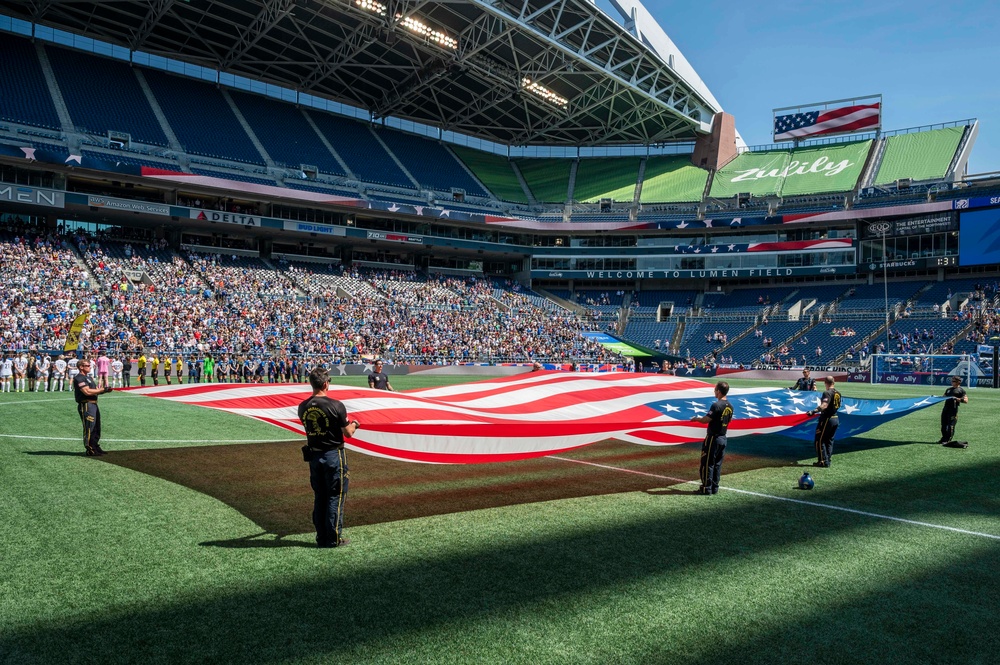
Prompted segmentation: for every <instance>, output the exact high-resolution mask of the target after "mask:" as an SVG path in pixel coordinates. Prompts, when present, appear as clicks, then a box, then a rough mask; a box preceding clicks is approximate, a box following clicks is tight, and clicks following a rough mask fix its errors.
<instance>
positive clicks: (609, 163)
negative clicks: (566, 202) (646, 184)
mask: <svg viewBox="0 0 1000 665" xmlns="http://www.w3.org/2000/svg"><path fill="white" fill-rule="evenodd" d="M638 178H639V158H637V157H607V158H590V159H581V160H580V162H579V166H577V170H576V184H575V185H574V186H573V200H574V201H580V202H583V203H596V202H597V201H599V200H600V199H613V200H615V201H618V202H625V203H628V204H630V205H631V203H632V200H633V199H634V198H635V184H636V181H637V180H638Z"/></svg>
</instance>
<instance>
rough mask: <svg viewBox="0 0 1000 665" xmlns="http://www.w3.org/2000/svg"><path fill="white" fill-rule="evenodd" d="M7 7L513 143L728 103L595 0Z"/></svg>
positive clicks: (604, 132) (663, 123)
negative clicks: (606, 12) (717, 97)
mask: <svg viewBox="0 0 1000 665" xmlns="http://www.w3.org/2000/svg"><path fill="white" fill-rule="evenodd" d="M0 11H3V12H5V13H8V14H10V15H13V16H16V17H18V18H22V19H25V20H27V21H31V22H33V23H37V24H40V25H46V26H50V27H54V28H59V29H62V30H66V31H69V32H73V33H77V34H82V35H85V36H87V37H91V38H94V39H98V40H102V41H106V42H110V43H113V44H117V45H120V46H123V47H126V48H128V49H130V50H133V51H143V52H146V53H152V54H157V55H162V56H166V57H171V58H175V59H178V60H183V61H186V62H191V63H195V64H198V65H202V66H204V67H210V68H213V69H218V70H221V71H224V72H229V73H234V74H239V75H242V76H246V77H249V78H252V79H258V80H262V81H266V82H269V83H274V84H277V85H281V86H285V87H288V88H291V89H294V90H296V91H299V92H303V93H307V94H311V95H315V96H318V97H324V98H327V99H332V100H335V101H338V102H343V103H347V104H351V105H354V106H359V107H361V108H364V109H368V110H370V111H371V112H372V113H373V114H375V116H376V117H388V116H393V117H396V118H403V119H409V120H414V121H417V122H421V123H426V124H430V125H433V126H436V127H441V128H442V129H445V130H450V131H454V132H460V133H464V134H468V135H472V136H476V137H480V138H484V139H488V140H491V141H495V142H499V143H504V144H509V145H581V146H593V145H609V144H652V143H660V142H668V141H685V140H693V139H694V138H696V137H697V136H698V135H699V134H701V133H704V132H706V131H707V130H708V128H709V123H710V122H711V117H712V115H713V114H714V113H715V112H716V111H718V110H720V109H719V107H718V102H716V100H715V99H714V98H713V97H712V96H711V93H709V92H708V91H707V88H705V86H704V84H703V83H702V82H701V80H700V79H697V77H696V76H691V74H692V72H693V70H690V71H688V70H689V69H690V68H689V66H688V65H687V63H686V61H683V60H682V58H679V59H678V61H677V62H673V63H671V62H670V57H667V58H663V57H660V56H659V55H657V53H656V51H654V50H653V48H651V47H649V46H647V45H646V44H644V43H643V41H641V40H640V39H638V38H637V37H636V36H634V35H633V34H631V33H630V32H629V31H627V30H626V29H625V28H624V27H622V26H621V25H619V24H618V23H617V22H615V21H614V20H613V19H612V18H611V17H610V16H609V15H607V14H605V13H604V12H603V11H601V10H600V9H599V8H597V7H596V6H595V5H594V4H593V3H591V2H589V1H588V0H551V1H549V0H524V1H523V2H515V1H514V0H495V1H488V0H433V1H428V0H403V1H396V0H324V1H319V0H262V1H261V0H257V1H251V0H114V1H110V2H108V1H104V2H86V1H81V0H32V1H28V2H17V1H10V0H0ZM671 65H673V66H671ZM685 74H686V75H687V78H685ZM688 79H691V80H688Z"/></svg>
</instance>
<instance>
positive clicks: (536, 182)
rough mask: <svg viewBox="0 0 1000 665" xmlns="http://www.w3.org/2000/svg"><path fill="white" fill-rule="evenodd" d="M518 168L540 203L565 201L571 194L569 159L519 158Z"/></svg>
mask: <svg viewBox="0 0 1000 665" xmlns="http://www.w3.org/2000/svg"><path fill="white" fill-rule="evenodd" d="M515 163H516V164H517V168H518V169H520V171H521V175H522V176H524V180H525V182H527V183H528V188H529V189H531V193H532V195H533V196H534V197H535V200H536V201H538V202H539V203H543V202H544V203H564V202H565V201H566V196H567V194H569V174H570V167H571V165H572V162H571V161H570V160H568V159H518V160H515Z"/></svg>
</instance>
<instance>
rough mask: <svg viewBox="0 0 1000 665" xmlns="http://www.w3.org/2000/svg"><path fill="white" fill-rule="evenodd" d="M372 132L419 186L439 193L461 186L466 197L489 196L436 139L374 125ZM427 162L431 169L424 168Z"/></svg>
mask: <svg viewBox="0 0 1000 665" xmlns="http://www.w3.org/2000/svg"><path fill="white" fill-rule="evenodd" d="M375 132H376V133H377V134H378V135H379V138H381V139H382V141H383V142H385V144H386V145H387V146H388V147H389V149H390V150H391V151H392V153H393V154H394V155H395V156H396V159H398V160H399V161H400V162H402V163H403V166H405V167H406V169H407V170H408V171H409V172H410V173H411V174H413V177H414V178H416V179H417V182H418V183H420V186H421V187H423V188H426V189H435V190H437V191H440V192H447V191H449V190H450V189H451V188H453V187H455V188H459V189H464V190H465V193H466V194H469V195H470V196H480V197H486V196H489V194H488V193H487V192H486V191H484V190H483V188H482V187H481V186H480V185H479V183H478V182H476V181H475V180H474V179H472V178H471V177H470V176H469V174H468V173H467V172H466V171H465V169H463V168H462V165H461V164H459V163H458V162H457V161H456V160H455V157H454V156H452V154H451V153H450V152H448V149H447V148H445V147H444V146H443V145H441V144H440V143H438V142H437V141H432V140H430V139H426V138H423V137H420V136H416V135H414V134H407V133H406V132H399V131H393V130H391V129H384V128H376V130H375ZM428 164H433V165H434V166H433V168H428V167H427V165H428Z"/></svg>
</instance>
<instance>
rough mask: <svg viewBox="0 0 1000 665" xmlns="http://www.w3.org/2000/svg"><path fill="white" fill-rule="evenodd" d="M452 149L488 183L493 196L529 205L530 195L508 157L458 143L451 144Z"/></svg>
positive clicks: (477, 175)
mask: <svg viewBox="0 0 1000 665" xmlns="http://www.w3.org/2000/svg"><path fill="white" fill-rule="evenodd" d="M451 149H452V150H453V151H454V152H455V154H456V155H458V156H459V158H461V160H462V161H463V162H465V165H466V166H468V167H469V169H470V170H471V171H472V172H473V173H475V174H476V177H477V178H479V180H480V181H482V183H483V184H484V185H486V187H487V188H488V189H489V190H490V191H491V192H492V193H493V196H495V197H497V198H498V199H500V200H501V201H510V202H511V203H520V204H524V205H527V203H528V197H527V196H525V194H524V189H523V188H522V187H521V182H520V181H519V180H518V179H517V174H516V173H514V170H513V169H512V168H511V167H510V162H509V161H508V160H507V158H506V157H502V156H500V155H494V154H493V153H489V152H481V151H479V150H473V149H471V148H465V147H462V146H457V145H455V146H451Z"/></svg>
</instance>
